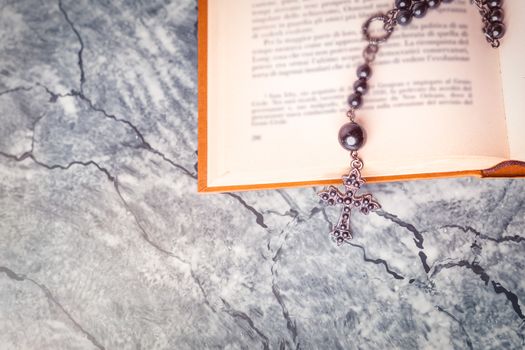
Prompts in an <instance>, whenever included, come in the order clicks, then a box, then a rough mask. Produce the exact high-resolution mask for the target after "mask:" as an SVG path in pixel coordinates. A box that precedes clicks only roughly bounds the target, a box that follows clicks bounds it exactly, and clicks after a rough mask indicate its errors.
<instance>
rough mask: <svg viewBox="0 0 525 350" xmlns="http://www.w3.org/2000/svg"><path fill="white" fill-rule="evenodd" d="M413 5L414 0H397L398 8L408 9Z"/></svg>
mask: <svg viewBox="0 0 525 350" xmlns="http://www.w3.org/2000/svg"><path fill="white" fill-rule="evenodd" d="M411 5H412V1H410V0H396V1H395V6H396V8H397V9H400V10H408V9H409V8H410V6H411Z"/></svg>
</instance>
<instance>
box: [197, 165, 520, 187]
mask: <svg viewBox="0 0 525 350" xmlns="http://www.w3.org/2000/svg"><path fill="white" fill-rule="evenodd" d="M466 176H472V177H478V178H525V162H523V161H518V160H506V161H503V162H500V163H498V164H496V165H495V166H493V167H491V168H487V169H481V170H462V171H449V172H437V173H419V174H406V175H390V176H372V177H365V180H366V182H367V183H380V182H394V181H410V180H429V179H438V178H453V177H466ZM340 183H341V178H337V179H328V180H321V181H319V180H314V181H296V182H278V183H268V184H251V185H232V186H210V187H208V186H204V187H199V192H201V193H214V192H215V193H217V192H219V193H220V192H230V191H250V190H271V189H279V188H293V187H310V186H325V185H339V184H340Z"/></svg>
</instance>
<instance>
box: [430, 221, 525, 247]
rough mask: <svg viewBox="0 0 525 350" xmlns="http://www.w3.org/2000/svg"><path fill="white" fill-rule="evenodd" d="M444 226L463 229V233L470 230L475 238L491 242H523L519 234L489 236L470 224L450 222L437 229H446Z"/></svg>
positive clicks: (524, 240) (523, 238)
mask: <svg viewBox="0 0 525 350" xmlns="http://www.w3.org/2000/svg"><path fill="white" fill-rule="evenodd" d="M446 228H457V229H459V230H461V231H463V232H465V233H467V232H472V233H474V234H475V235H476V238H480V239H483V240H487V241H492V242H495V243H502V242H514V243H521V242H525V237H523V236H520V235H514V236H503V237H499V238H495V237H491V236H489V235H486V234H483V233H481V232H479V231H478V230H476V229H475V228H473V227H472V226H461V225H455V224H450V225H444V226H441V227H439V228H438V229H446Z"/></svg>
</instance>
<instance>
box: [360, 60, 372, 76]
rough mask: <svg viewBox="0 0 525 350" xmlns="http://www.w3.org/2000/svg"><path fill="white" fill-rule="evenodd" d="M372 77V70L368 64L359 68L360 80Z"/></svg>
mask: <svg viewBox="0 0 525 350" xmlns="http://www.w3.org/2000/svg"><path fill="white" fill-rule="evenodd" d="M371 76H372V68H370V66H369V65H368V64H366V63H365V64H362V65H360V66H359V67H357V77H358V78H359V79H370V77H371Z"/></svg>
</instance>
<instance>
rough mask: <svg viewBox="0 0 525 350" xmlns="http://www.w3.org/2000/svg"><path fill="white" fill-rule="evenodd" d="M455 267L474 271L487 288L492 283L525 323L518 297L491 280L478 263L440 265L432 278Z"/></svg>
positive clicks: (495, 290) (460, 262)
mask: <svg viewBox="0 0 525 350" xmlns="http://www.w3.org/2000/svg"><path fill="white" fill-rule="evenodd" d="M455 267H464V268H466V269H468V270H470V271H472V272H473V273H474V274H475V275H477V276H479V278H480V279H481V280H482V281H483V282H485V285H486V286H488V284H489V282H491V283H492V288H493V289H494V292H495V293H496V294H504V295H505V297H506V299H507V300H508V301H509V302H510V303H511V305H512V309H513V310H514V312H515V313H516V314H517V315H518V316H519V318H521V319H522V320H523V321H525V315H524V314H523V312H522V311H521V307H520V304H519V299H518V296H517V295H516V294H515V293H513V292H512V291H510V290H508V289H506V288H504V287H503V286H502V285H501V283H500V282H497V281H494V280H491V278H490V276H489V275H488V274H487V272H486V271H485V269H484V268H483V267H482V266H480V265H479V264H477V263H470V262H468V261H467V260H460V261H457V262H449V263H445V264H439V265H436V266H435V267H434V271H433V272H432V274H431V275H430V278H434V277H435V276H436V275H437V274H438V273H439V272H440V271H441V270H442V269H451V268H455Z"/></svg>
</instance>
